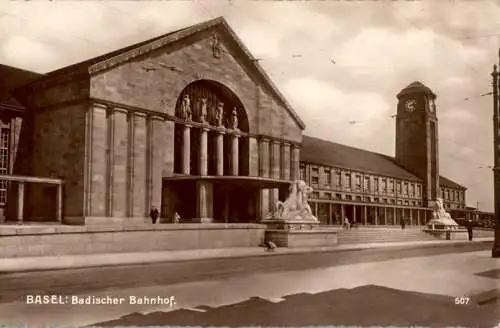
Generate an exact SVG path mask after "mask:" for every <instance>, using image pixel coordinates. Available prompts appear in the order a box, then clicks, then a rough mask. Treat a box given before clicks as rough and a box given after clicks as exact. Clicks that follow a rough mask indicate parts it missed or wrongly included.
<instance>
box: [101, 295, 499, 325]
mask: <svg viewBox="0 0 500 328" xmlns="http://www.w3.org/2000/svg"><path fill="white" fill-rule="evenodd" d="M283 299H284V300H283V301H280V302H277V303H275V302H271V301H268V300H266V299H262V298H259V297H254V298H250V299H248V300H246V301H243V302H241V303H236V304H232V305H226V306H221V307H218V308H211V307H208V306H200V307H198V308H197V309H193V310H188V309H179V310H175V311H171V312H152V313H148V314H141V313H131V314H129V315H126V316H124V317H122V318H120V319H117V320H112V321H107V322H101V323H97V324H95V325H93V326H131V325H134V326H152V325H170V326H171V325H182V326H187V325H190V326H194V325H197V326H200V325H202V326H244V325H245V326H248V325H259V326H284V325H286V326H306V325H355V326H368V325H370V326H373V325H378V326H432V327H437V326H467V327H493V326H495V325H496V324H497V323H498V322H499V321H500V308H499V307H498V305H499V304H498V302H489V303H487V304H485V305H480V304H481V303H480V302H479V300H475V299H474V297H472V298H471V300H470V302H469V303H468V304H464V305H456V304H455V298H454V297H448V296H442V295H433V294H424V293H418V292H409V291H403V290H398V289H391V288H386V287H380V286H374V285H367V286H362V287H357V288H353V289H336V290H331V291H326V292H321V293H317V294H295V295H290V296H285V297H283Z"/></svg>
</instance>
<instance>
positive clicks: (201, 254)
mask: <svg viewBox="0 0 500 328" xmlns="http://www.w3.org/2000/svg"><path fill="white" fill-rule="evenodd" d="M493 240H494V238H475V239H474V241H472V242H469V241H463V240H459V241H453V240H438V241H411V242H387V243H367V244H350V245H336V246H331V247H300V248H278V249H276V250H275V251H272V252H270V251H266V250H265V249H263V248H261V247H251V248H221V249H196V250H180V251H179V250H175V251H159V252H158V251H157V252H141V253H103V254H84V255H67V256H38V257H18V258H3V259H0V273H15V272H31V271H44V270H61V269H77V268H91V267H106V266H124V265H140V264H149V263H160V262H184V261H195V260H208V259H227V258H246V257H261V256H277V255H287V254H301V253H315V252H342V251H349V250H360V249H376V248H397V247H403V248H414V247H415V248H416V247H439V246H446V245H462V244H463V245H469V244H471V243H488V242H492V241H493Z"/></svg>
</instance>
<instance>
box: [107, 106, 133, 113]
mask: <svg viewBox="0 0 500 328" xmlns="http://www.w3.org/2000/svg"><path fill="white" fill-rule="evenodd" d="M108 110H109V111H111V112H113V113H115V112H116V113H122V114H128V112H129V111H128V110H126V109H125V108H122V107H108Z"/></svg>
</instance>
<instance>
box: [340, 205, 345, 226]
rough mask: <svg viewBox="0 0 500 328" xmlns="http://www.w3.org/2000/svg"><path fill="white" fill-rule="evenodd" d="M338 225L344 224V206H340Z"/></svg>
mask: <svg viewBox="0 0 500 328" xmlns="http://www.w3.org/2000/svg"><path fill="white" fill-rule="evenodd" d="M340 220H341V222H340V224H342V225H343V224H344V220H345V207H344V204H340Z"/></svg>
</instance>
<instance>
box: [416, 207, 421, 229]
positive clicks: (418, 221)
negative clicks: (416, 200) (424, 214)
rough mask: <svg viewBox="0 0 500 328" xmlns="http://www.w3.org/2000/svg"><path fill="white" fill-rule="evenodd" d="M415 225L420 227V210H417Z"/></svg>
mask: <svg viewBox="0 0 500 328" xmlns="http://www.w3.org/2000/svg"><path fill="white" fill-rule="evenodd" d="M417 225H421V223H420V209H417Z"/></svg>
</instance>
